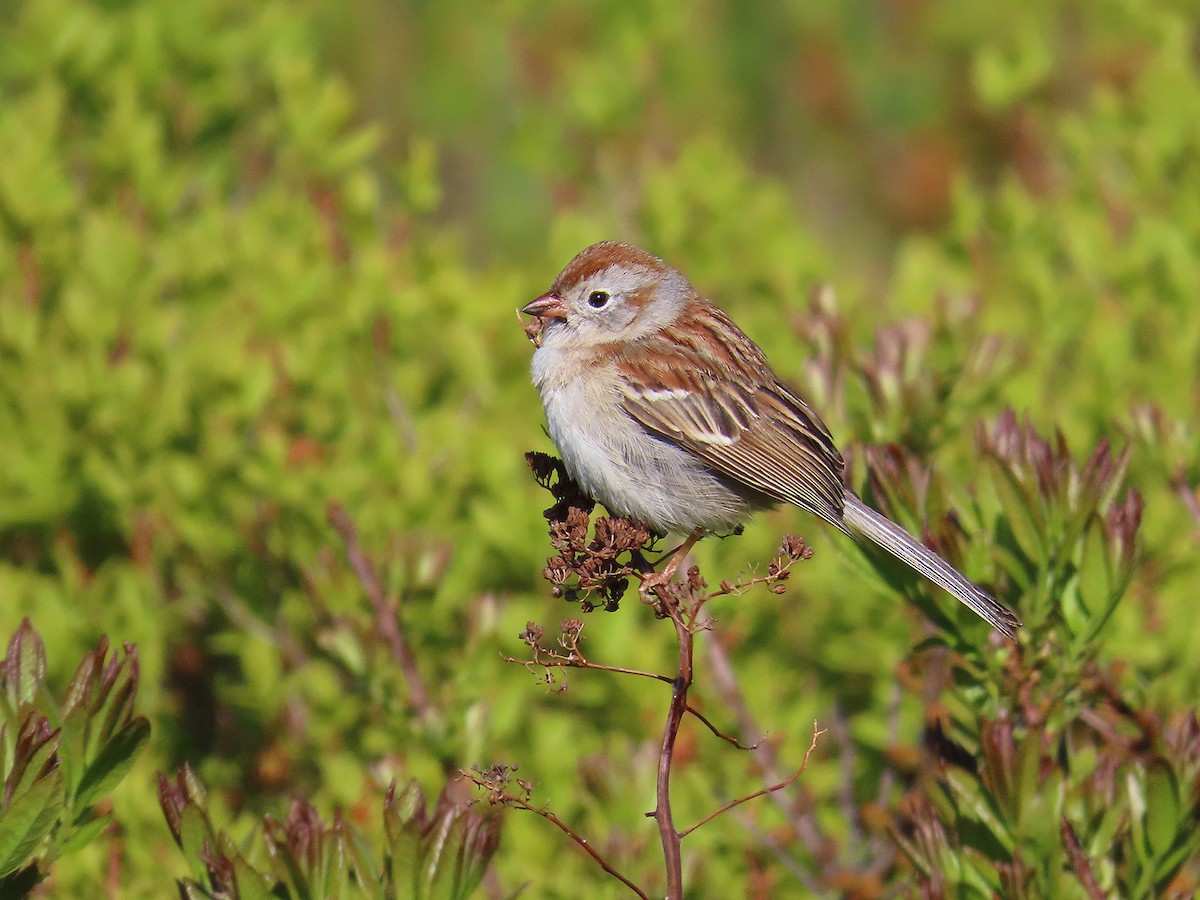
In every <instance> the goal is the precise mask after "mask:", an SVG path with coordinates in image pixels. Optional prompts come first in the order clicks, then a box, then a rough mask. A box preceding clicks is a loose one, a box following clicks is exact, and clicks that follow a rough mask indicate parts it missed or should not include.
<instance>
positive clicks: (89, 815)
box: [58, 809, 113, 856]
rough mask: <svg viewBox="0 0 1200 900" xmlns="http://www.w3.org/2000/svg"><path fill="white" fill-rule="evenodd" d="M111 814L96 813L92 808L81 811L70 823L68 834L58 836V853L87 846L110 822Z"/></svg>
mask: <svg viewBox="0 0 1200 900" xmlns="http://www.w3.org/2000/svg"><path fill="white" fill-rule="evenodd" d="M112 820H113V817H112V816H111V815H102V816H101V815H96V812H95V811H94V810H92V809H86V810H84V811H83V813H82V815H80V816H79V817H78V818H77V819H76V820H75V821H74V823H72V825H71V827H70V830H69V834H68V835H66V836H65V839H64V838H59V841H60V843H59V847H58V855H59V856H66V855H67V854H70V853H74V852H75V851H76V850H82V849H83V848H84V847H86V846H88V845H89V844H90V843H91V842H92V841H93V840H95V839H96V837H97V836H98V835H99V834H100V832H102V831H103V830H104V829H105V828H106V827H108V824H109V823H110V822H112Z"/></svg>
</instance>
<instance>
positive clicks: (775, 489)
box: [618, 310, 845, 530]
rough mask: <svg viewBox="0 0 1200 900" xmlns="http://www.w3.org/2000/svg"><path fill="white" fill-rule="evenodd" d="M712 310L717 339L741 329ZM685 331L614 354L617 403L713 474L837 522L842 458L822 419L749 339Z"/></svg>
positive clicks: (841, 502) (840, 507) (839, 510)
mask: <svg viewBox="0 0 1200 900" xmlns="http://www.w3.org/2000/svg"><path fill="white" fill-rule="evenodd" d="M714 312H717V313H719V311H716V310H714ZM721 318H722V321H721V323H720V327H719V328H718V329H717V330H716V331H715V335H716V336H717V338H718V339H721V338H725V337H727V336H728V334H729V332H728V331H727V330H726V329H728V328H733V329H734V331H735V332H736V334H738V335H740V332H737V331H736V326H733V325H732V323H731V322H729V321H728V320H727V319H724V316H723V315H722V316H721ZM691 337H692V338H693V339H690V340H689V339H688V338H687V335H685V336H684V339H682V340H681V339H680V336H679V334H677V333H673V334H670V335H665V336H661V337H657V336H656V337H654V338H652V339H650V340H645V339H644V340H643V341H639V342H638V345H639V346H638V347H637V348H636V352H633V353H627V354H625V355H624V356H623V358H621V359H620V361H619V362H618V370H619V371H620V374H621V380H620V388H619V390H620V392H621V399H622V403H623V405H624V408H625V411H626V412H627V413H628V414H629V415H630V416H632V417H633V418H634V419H636V420H637V421H638V422H639V423H641V424H642V425H643V426H644V427H645V428H647V429H649V430H650V431H652V432H654V433H655V434H657V435H660V436H661V437H663V438H664V439H666V440H668V441H671V442H673V443H675V444H677V445H679V446H680V447H683V448H685V449H687V450H690V451H691V452H692V453H695V454H696V455H697V456H698V457H700V458H701V459H703V460H704V462H705V463H707V464H708V465H709V466H711V467H712V468H713V469H714V470H715V471H716V472H718V473H720V474H722V475H724V476H726V477H728V478H730V479H732V480H734V481H738V482H741V483H743V484H746V485H748V486H750V487H752V488H754V489H755V490H757V491H759V492H761V493H763V494H766V495H767V496H768V497H772V498H773V499H775V500H779V501H783V502H786V503H794V504H795V505H797V506H800V507H803V508H804V509H807V510H809V511H810V512H813V513H815V514H817V515H818V516H820V517H821V518H823V519H825V520H826V521H828V522H830V523H832V524H833V525H836V526H837V527H838V528H840V529H842V530H845V525H844V524H843V522H842V510H843V502H844V501H843V486H842V470H843V468H844V463H843V461H842V456H841V454H840V453H839V452H838V450H837V448H836V447H835V446H834V443H833V438H832V437H830V435H829V431H828V430H827V429H826V428H825V425H824V423H823V422H821V420H820V418H819V417H818V416H817V415H816V413H814V412H813V411H812V410H811V409H809V407H808V404H807V403H805V402H804V401H803V400H801V399H800V398H799V397H797V396H796V395H795V394H794V393H792V392H791V391H790V390H788V389H787V388H786V387H784V386H783V385H782V384H780V383H779V381H778V380H777V379H776V378H775V376H774V374H773V373H772V372H771V370H770V367H769V365H768V364H767V362H766V359H765V357H763V355H762V352H761V351H760V350H758V348H757V347H756V346H754V344H753V343H750V341H749V339H748V338H745V337H744V336H741V337H742V341H727V340H718V342H717V343H715V344H714V343H713V342H712V341H711V340H704V339H702V338H701V339H695V338H696V336H695V335H692V336H691ZM743 341H744V343H743ZM718 355H719V357H720V358H717V357H718Z"/></svg>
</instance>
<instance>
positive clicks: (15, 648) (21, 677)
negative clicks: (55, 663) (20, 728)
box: [3, 619, 46, 708]
mask: <svg viewBox="0 0 1200 900" xmlns="http://www.w3.org/2000/svg"><path fill="white" fill-rule="evenodd" d="M3 676H4V683H5V688H6V692H7V694H8V696H9V700H10V702H11V704H12V706H13V707H14V708H19V707H21V706H23V705H25V704H28V703H33V702H34V700H35V698H36V697H37V694H38V688H39V687H40V686H41V684H42V682H43V681H44V680H45V678H46V646H45V645H44V644H43V643H42V638H41V635H39V634H38V633H37V631H36V630H34V627H33V625H31V624H30V622H29V620H28V619H22V620H21V625H20V627H18V628H17V630H16V631H15V632H14V633H13V636H12V638H11V639H10V640H9V642H8V656H7V657H6V658H5V660H4V666H3Z"/></svg>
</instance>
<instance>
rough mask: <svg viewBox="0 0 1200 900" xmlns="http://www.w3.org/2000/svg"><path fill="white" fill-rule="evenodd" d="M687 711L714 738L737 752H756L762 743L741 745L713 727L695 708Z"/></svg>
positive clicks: (690, 707)
mask: <svg viewBox="0 0 1200 900" xmlns="http://www.w3.org/2000/svg"><path fill="white" fill-rule="evenodd" d="M687 711H688V712H690V713H691V714H692V715H693V716H695V717H696V718H697V719H699V720H700V721H701V722H703V723H704V726H705V727H706V728H707V729H708V730H709V731H711V732H712V733H713V736H714V737H716V738H720V739H721V740H723V741H724V742H725V743H727V744H732V745H733V746H734V747H737V749H739V750H757V749H758V748H759V745H760V744H761V743H762V742H761V741H759V742H757V743H754V744H743V743H742V742H741V741H739V740H738V739H737V738H735V737H734V736H733V735H731V734H726V733H725V732H723V731H722V730H721V729H720V728H718V727H717V726H716V725H714V724H713V723H712V722H711V721H710V720H709V718H708V716H706V715H704V713H702V712H700V710H698V709H696V707H694V706H691V705H689V706H688V708H687Z"/></svg>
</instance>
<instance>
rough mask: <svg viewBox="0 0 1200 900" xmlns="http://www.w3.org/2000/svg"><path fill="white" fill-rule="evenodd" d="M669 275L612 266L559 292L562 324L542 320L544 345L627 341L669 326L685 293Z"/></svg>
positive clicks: (678, 277)
mask: <svg viewBox="0 0 1200 900" xmlns="http://www.w3.org/2000/svg"><path fill="white" fill-rule="evenodd" d="M688 290H689V289H688V286H687V282H686V281H684V279H683V277H682V276H681V275H679V273H677V272H675V271H674V270H671V269H667V270H665V271H656V270H652V269H648V268H646V267H644V266H628V265H624V264H617V265H613V266H609V267H608V268H606V269H604V270H603V271H601V272H597V273H595V274H593V275H589V276H588V277H587V278H584V279H583V280H581V281H580V282H579V283H578V284H573V285H563V286H560V287H559V294H560V297H561V300H562V305H563V307H564V309H565V312H566V318H565V319H561V318H548V319H547V320H546V330H545V333H544V339H545V341H546V342H547V344H548V345H556V344H560V342H561V344H560V345H565V344H574V345H577V346H595V345H598V344H607V343H612V342H614V341H633V340H637V339H638V338H639V337H642V336H644V335H647V334H650V333H652V332H654V331H657V330H659V329H661V328H663V327H665V326H667V325H669V324H670V323H671V322H672V321H674V319H675V317H676V316H677V315H678V314H679V311H680V309H682V306H683V302H684V300H685V299H686V297H687V293H688Z"/></svg>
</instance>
